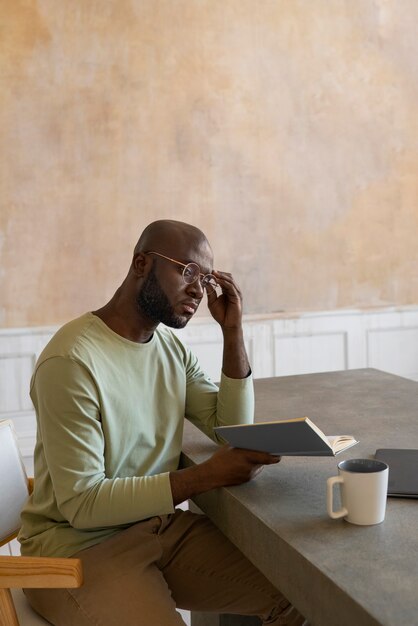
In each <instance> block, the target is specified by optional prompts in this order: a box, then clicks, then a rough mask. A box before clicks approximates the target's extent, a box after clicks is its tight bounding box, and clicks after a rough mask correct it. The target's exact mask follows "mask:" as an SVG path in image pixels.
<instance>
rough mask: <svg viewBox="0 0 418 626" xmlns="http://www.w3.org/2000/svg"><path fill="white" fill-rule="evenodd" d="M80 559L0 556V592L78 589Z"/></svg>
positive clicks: (80, 583) (80, 574) (81, 577)
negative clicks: (3, 590)
mask: <svg viewBox="0 0 418 626" xmlns="http://www.w3.org/2000/svg"><path fill="white" fill-rule="evenodd" d="M82 583H83V571H82V566H81V561H80V559H55V558H50V557H41V556H0V589H13V588H15V587H18V588H19V587H27V588H29V589H31V588H35V587H39V588H44V589H55V588H59V587H80V586H81V585H82Z"/></svg>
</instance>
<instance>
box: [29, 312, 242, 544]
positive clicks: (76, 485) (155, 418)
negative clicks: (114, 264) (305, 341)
mask: <svg viewBox="0 0 418 626" xmlns="http://www.w3.org/2000/svg"><path fill="white" fill-rule="evenodd" d="M31 398H32V401H33V404H34V406H35V410H36V416H37V441H36V447H35V488H34V492H33V494H32V496H31V497H30V498H29V500H28V502H27V504H26V506H25V508H24V510H23V512H22V528H21V531H20V534H19V541H20V542H21V551H22V554H25V555H40V556H71V555H72V554H74V553H75V552H77V551H79V550H82V549H84V548H87V547H89V546H92V545H94V544H96V543H98V542H100V541H103V540H104V539H106V538H107V537H110V536H112V535H114V534H115V533H117V532H119V531H120V530H122V529H124V528H126V527H128V526H129V525H131V524H133V523H135V522H137V521H139V520H142V519H146V518H149V517H151V516H153V515H162V514H166V513H171V512H173V510H174V507H173V500H172V495H171V488H170V481H169V472H171V471H173V470H176V469H177V467H178V463H179V456H180V452H181V444H182V435H183V422H184V417H186V418H187V419H189V420H190V421H191V422H193V423H194V424H196V425H197V426H198V427H199V428H200V429H201V430H203V431H204V432H205V433H207V434H208V435H209V436H210V437H212V438H214V435H213V427H214V426H216V425H223V424H234V423H246V422H251V421H252V420H253V409H254V396H253V384H252V379H251V377H248V378H246V379H243V380H238V379H231V378H228V377H226V376H224V375H222V377H221V382H220V386H219V389H218V387H217V386H216V385H215V384H214V383H213V382H212V381H211V380H210V379H209V378H208V377H207V376H206V375H205V374H204V373H203V372H202V370H201V369H200V367H199V364H198V361H197V359H196V357H195V356H194V355H193V354H192V353H191V352H190V351H189V350H188V349H187V348H186V347H185V346H184V345H183V344H182V343H181V342H180V340H179V339H178V338H177V337H176V335H175V334H174V333H173V332H172V331H170V330H169V329H168V328H165V327H159V328H158V329H157V330H156V331H155V332H154V334H153V336H152V338H151V340H150V341H149V342H148V343H144V344H140V343H135V342H132V341H129V340H128V339H124V338H123V337H121V336H120V335H118V334H116V333H114V332H113V331H112V330H110V328H108V326H106V324H104V322H103V321H102V320H100V318H98V317H97V316H95V315H93V314H92V313H86V314H85V315H83V316H82V317H80V318H78V319H76V320H74V321H72V322H70V323H69V324H66V325H65V326H63V327H62V328H61V329H60V330H59V331H58V332H57V333H56V335H55V336H54V337H53V338H52V340H51V341H50V342H49V344H48V345H47V346H46V348H45V350H44V351H43V352H42V354H41V355H40V357H39V359H38V362H37V364H36V368H35V372H34V374H33V377H32V381H31Z"/></svg>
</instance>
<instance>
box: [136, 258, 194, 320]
mask: <svg viewBox="0 0 418 626" xmlns="http://www.w3.org/2000/svg"><path fill="white" fill-rule="evenodd" d="M136 304H137V307H138V309H139V310H140V312H141V313H142V314H143V315H146V316H147V317H148V318H149V319H150V320H152V321H153V322H155V323H156V324H159V323H162V324H165V325H166V326H170V328H184V326H186V324H187V322H188V321H189V320H188V319H187V318H186V317H184V316H180V315H176V314H175V313H174V308H173V307H172V306H171V304H170V301H169V299H168V298H167V296H166V295H165V293H164V291H163V289H162V287H161V285H160V283H159V282H158V279H157V277H156V275H155V271H154V268H151V271H150V272H149V274H148V276H147V277H146V279H145V281H144V283H143V285H142V288H141V290H140V291H139V293H138V294H137V296H136Z"/></svg>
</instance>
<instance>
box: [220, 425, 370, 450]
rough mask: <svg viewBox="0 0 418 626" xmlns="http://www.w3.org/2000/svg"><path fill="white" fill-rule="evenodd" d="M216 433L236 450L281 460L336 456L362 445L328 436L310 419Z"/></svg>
mask: <svg viewBox="0 0 418 626" xmlns="http://www.w3.org/2000/svg"><path fill="white" fill-rule="evenodd" d="M215 431H216V433H217V434H218V435H219V436H220V437H222V438H223V439H225V441H227V442H228V443H229V444H230V445H231V446H233V447H234V448H246V449H248V450H261V451H263V452H270V453H271V454H279V455H280V456H335V455H336V454H338V453H339V452H343V451H344V450H347V449H348V448H351V446H354V445H355V444H356V443H358V441H356V439H354V437H352V436H350V435H332V436H331V435H329V436H327V435H324V433H323V432H322V430H320V429H319V428H318V426H315V424H314V423H313V422H312V421H311V420H310V419H309V418H308V417H300V418H297V419H290V420H284V421H280V422H257V423H256V424H236V425H234V426H217V427H215Z"/></svg>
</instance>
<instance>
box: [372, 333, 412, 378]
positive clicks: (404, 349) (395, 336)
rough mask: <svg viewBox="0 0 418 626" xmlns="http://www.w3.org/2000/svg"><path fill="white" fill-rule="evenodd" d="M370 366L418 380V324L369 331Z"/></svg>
mask: <svg viewBox="0 0 418 626" xmlns="http://www.w3.org/2000/svg"><path fill="white" fill-rule="evenodd" d="M367 348H368V355H369V357H368V362H369V366H370V367H376V368H377V369H383V370H385V371H386V372H391V373H392V374H399V375H401V376H406V377H408V378H413V379H414V380H418V326H416V327H411V328H405V327H403V328H380V329H377V330H369V331H367Z"/></svg>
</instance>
